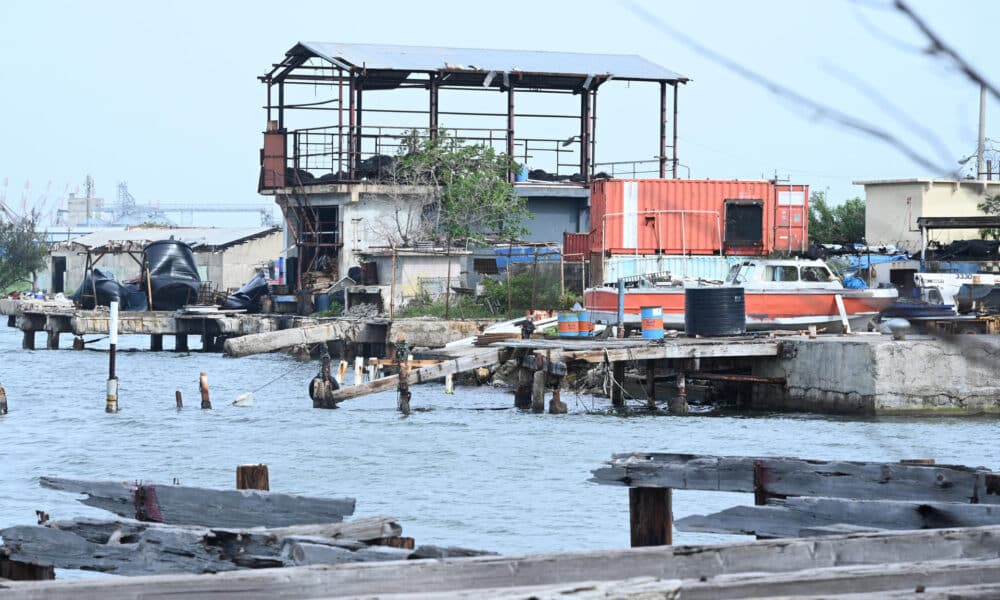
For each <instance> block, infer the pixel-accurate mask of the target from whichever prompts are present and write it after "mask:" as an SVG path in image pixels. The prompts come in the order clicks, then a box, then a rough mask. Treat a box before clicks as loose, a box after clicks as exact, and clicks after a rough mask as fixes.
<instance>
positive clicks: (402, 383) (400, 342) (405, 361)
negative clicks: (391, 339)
mask: <svg viewBox="0 0 1000 600" xmlns="http://www.w3.org/2000/svg"><path fill="white" fill-rule="evenodd" d="M396 360H397V362H398V363H399V383H398V384H397V386H396V396H397V398H398V400H397V402H396V407H397V408H398V409H399V412H401V413H403V414H404V415H408V414H410V380H409V377H410V347H409V346H408V345H407V343H406V340H405V339H404V338H403V337H400V338H399V339H397V340H396Z"/></svg>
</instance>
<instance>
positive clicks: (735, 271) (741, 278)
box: [726, 262, 757, 285]
mask: <svg viewBox="0 0 1000 600" xmlns="http://www.w3.org/2000/svg"><path fill="white" fill-rule="evenodd" d="M756 266H757V265H755V264H754V263H749V262H745V263H740V264H738V265H733V266H732V267H730V268H729V274H728V275H726V283H728V284H730V285H737V284H740V283H745V282H747V281H749V280H751V279H752V278H753V272H754V269H755V268H756Z"/></svg>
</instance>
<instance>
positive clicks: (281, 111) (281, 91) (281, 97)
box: [278, 81, 285, 129]
mask: <svg viewBox="0 0 1000 600" xmlns="http://www.w3.org/2000/svg"><path fill="white" fill-rule="evenodd" d="M284 128H285V82H284V81H282V82H281V83H279V84H278V129H284Z"/></svg>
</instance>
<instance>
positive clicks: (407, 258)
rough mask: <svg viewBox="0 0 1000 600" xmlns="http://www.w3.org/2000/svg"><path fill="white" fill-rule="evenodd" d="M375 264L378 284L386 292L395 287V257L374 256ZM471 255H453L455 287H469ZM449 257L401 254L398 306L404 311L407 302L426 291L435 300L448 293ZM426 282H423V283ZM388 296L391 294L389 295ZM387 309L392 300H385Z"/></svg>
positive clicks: (397, 280) (397, 272)
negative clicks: (393, 275) (468, 262)
mask: <svg viewBox="0 0 1000 600" xmlns="http://www.w3.org/2000/svg"><path fill="white" fill-rule="evenodd" d="M370 258H371V260H373V261H375V263H376V264H377V265H378V282H379V285H380V286H384V287H386V290H388V289H389V288H388V287H387V286H390V285H391V284H392V256H381V255H380V256H373V257H370ZM466 259H467V254H466V253H459V254H452V255H451V258H450V262H451V285H452V286H457V287H466V286H467V284H466V281H467V275H468V273H467V272H466V269H465V267H464V265H465V264H466V263H467V260H466ZM448 262H449V257H448V256H447V255H445V254H444V253H442V254H439V255H438V254H434V255H423V254H422V255H410V254H407V253H405V252H401V253H399V254H398V255H397V256H396V284H395V295H396V299H395V306H396V307H403V306H405V305H406V303H407V302H409V301H410V300H412V299H414V298H416V297H417V296H419V295H421V293H422V292H424V291H426V292H427V293H429V294H430V295H431V296H432V297H435V296H437V295H438V292H440V293H444V282H445V280H447V278H448ZM422 280H423V281H422ZM386 294H388V291H387V292H386ZM384 301H385V304H386V306H388V304H389V299H388V298H387V297H386V298H384Z"/></svg>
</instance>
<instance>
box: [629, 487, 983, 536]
mask: <svg viewBox="0 0 1000 600" xmlns="http://www.w3.org/2000/svg"><path fill="white" fill-rule="evenodd" d="M639 489H642V488H639ZM676 525H677V529H678V530H679V531H698V532H710V533H726V534H743V535H756V536H758V537H763V538H780V537H800V536H804V535H811V534H812V535H815V533H814V532H815V531H816V530H817V529H821V528H826V527H833V526H840V527H842V526H844V525H848V526H849V527H852V528H855V530H857V529H858V528H863V529H868V530H872V529H895V530H909V529H940V528H944V527H981V526H985V525H1000V506H997V505H995V504H994V505H991V504H961V503H957V502H899V501H884V500H844V499H841V498H811V497H800V498H787V499H769V500H768V502H767V505H766V506H735V507H732V508H727V509H726V510H723V511H720V512H717V513H714V514H711V515H704V516H703V515H692V516H689V517H685V518H683V519H679V520H678V521H677V523H676Z"/></svg>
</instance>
